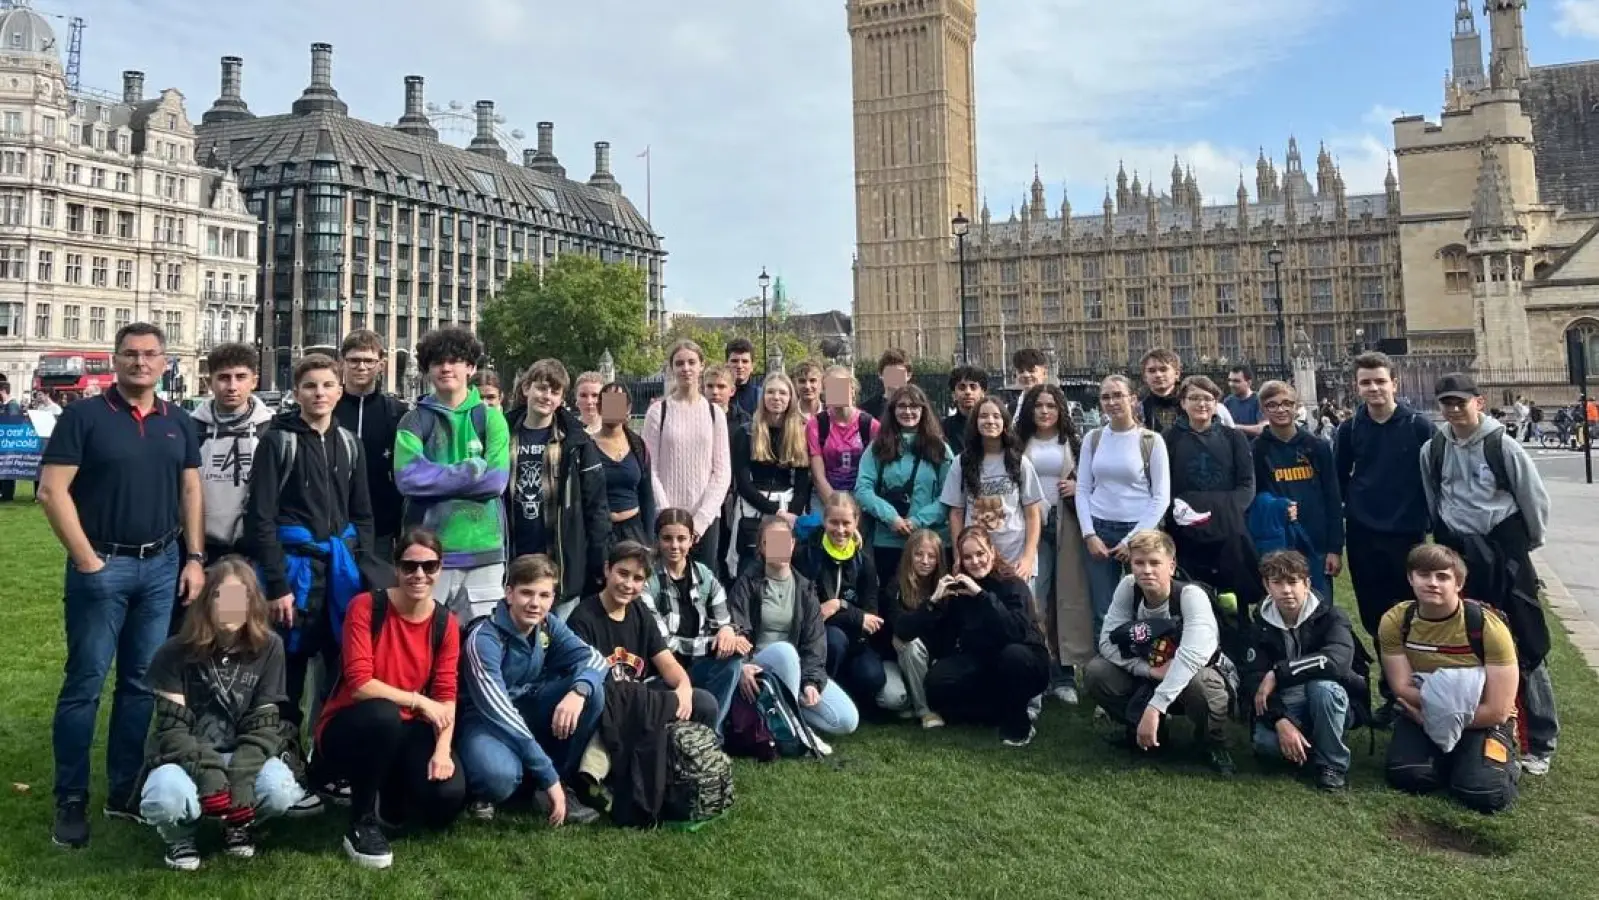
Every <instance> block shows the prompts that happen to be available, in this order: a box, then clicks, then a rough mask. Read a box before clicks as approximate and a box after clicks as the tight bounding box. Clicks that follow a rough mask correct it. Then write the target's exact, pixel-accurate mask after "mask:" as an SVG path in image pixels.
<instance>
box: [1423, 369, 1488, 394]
mask: <svg viewBox="0 0 1599 900" xmlns="http://www.w3.org/2000/svg"><path fill="white" fill-rule="evenodd" d="M1432 392H1433V394H1434V395H1436V396H1437V398H1438V399H1439V400H1443V399H1446V398H1451V397H1452V398H1455V399H1459V400H1470V399H1471V398H1472V397H1480V396H1482V392H1481V391H1479V390H1477V382H1475V381H1472V380H1471V376H1470V375H1467V374H1466V373H1465V372H1450V373H1449V374H1448V375H1445V376H1444V377H1442V378H1440V379H1438V383H1437V384H1436V385H1435V386H1434V387H1433V389H1432Z"/></svg>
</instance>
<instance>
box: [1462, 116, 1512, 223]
mask: <svg viewBox="0 0 1599 900" xmlns="http://www.w3.org/2000/svg"><path fill="white" fill-rule="evenodd" d="M1520 228H1521V223H1520V221H1519V220H1518V219H1517V218H1516V205H1515V199H1514V198H1513V197H1512V196H1511V194H1510V180H1509V179H1508V178H1506V177H1505V169H1504V166H1503V165H1501V164H1500V162H1499V151H1498V150H1496V149H1494V145H1493V139H1492V138H1491V137H1488V138H1484V139H1483V142H1482V162H1481V164H1480V166H1479V168H1478V169H1477V195H1476V197H1475V198H1473V200H1472V203H1471V229H1472V231H1477V232H1481V231H1491V232H1503V231H1514V230H1519V229H1520Z"/></svg>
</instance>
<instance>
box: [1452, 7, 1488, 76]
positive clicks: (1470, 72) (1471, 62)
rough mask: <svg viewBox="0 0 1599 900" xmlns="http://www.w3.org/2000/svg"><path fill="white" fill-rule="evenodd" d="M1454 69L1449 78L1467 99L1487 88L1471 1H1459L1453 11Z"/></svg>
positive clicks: (1479, 37)
mask: <svg viewBox="0 0 1599 900" xmlns="http://www.w3.org/2000/svg"><path fill="white" fill-rule="evenodd" d="M1453 51H1454V53H1453V57H1454V67H1453V68H1452V69H1451V70H1450V78H1451V81H1452V83H1453V85H1454V88H1455V90H1457V91H1459V92H1460V93H1461V94H1462V95H1465V96H1467V97H1469V96H1470V95H1472V94H1475V93H1476V92H1478V91H1480V90H1482V89H1483V88H1485V87H1487V86H1488V78H1487V73H1485V72H1484V71H1483V68H1482V35H1480V34H1478V33H1477V20H1476V18H1475V17H1474V16H1473V15H1472V13H1471V0H1460V5H1459V6H1458V7H1457V8H1456V9H1455V38H1454V47H1453Z"/></svg>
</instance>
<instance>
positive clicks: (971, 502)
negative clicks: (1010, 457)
mask: <svg viewBox="0 0 1599 900" xmlns="http://www.w3.org/2000/svg"><path fill="white" fill-rule="evenodd" d="M981 481H982V489H981V490H980V491H979V493H978V496H976V497H969V496H967V495H966V485H965V484H964V483H962V480H961V458H960V457H959V456H957V457H955V462H954V464H953V465H951V466H950V467H949V475H947V476H945V478H944V492H943V494H941V495H940V496H939V498H938V502H940V503H942V504H944V505H945V506H948V507H952V508H953V507H965V509H966V524H967V525H968V526H971V525H979V524H981V525H985V526H987V528H988V532H989V535H990V536H991V537H993V539H994V549H995V550H997V551H999V555H1000V556H1003V557H1004V558H1005V561H1006V562H1008V563H1010V564H1011V565H1013V566H1014V565H1017V564H1018V563H1020V562H1021V560H1022V551H1023V550H1024V549H1026V547H1027V519H1026V517H1025V516H1024V515H1023V508H1024V507H1028V506H1032V505H1033V504H1034V503H1038V502H1041V501H1042V500H1043V499H1044V493H1043V491H1042V490H1041V489H1040V488H1039V486H1038V473H1037V472H1036V471H1034V470H1033V464H1032V462H1031V461H1030V460H1028V458H1027V457H1026V456H1023V457H1022V469H1021V484H1020V485H1019V486H1018V485H1017V483H1016V482H1014V481H1012V480H1011V477H1010V474H1009V473H1008V472H1006V471H1005V458H1004V457H1003V456H998V455H992V456H986V457H984V458H983V468H982V478H981ZM954 537H957V536H956V535H951V538H954Z"/></svg>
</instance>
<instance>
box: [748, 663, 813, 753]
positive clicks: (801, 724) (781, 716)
mask: <svg viewBox="0 0 1599 900" xmlns="http://www.w3.org/2000/svg"><path fill="white" fill-rule="evenodd" d="M756 681H757V683H758V684H759V685H760V690H759V692H757V693H756V695H755V702H754V703H751V702H750V701H748V700H746V699H744V695H743V693H742V692H740V693H738V694H735V695H734V697H733V707H732V709H731V710H730V711H729V712H728V714H727V727H726V732H727V743H726V747H727V752H728V753H731V754H736V755H739V756H749V757H753V758H754V759H757V760H760V761H761V762H771V761H773V760H775V759H777V758H779V757H789V758H792V757H813V758H816V759H820V758H821V756H822V754H821V753H820V752H819V751H818V750H817V749H816V736H815V735H814V734H813V733H812V732H811V729H810V726H809V725H806V724H805V720H804V718H802V717H801V716H800V712H799V708H798V707H796V706H795V705H794V699H793V698H792V697H790V696H789V693H788V690H787V689H786V688H783V686H782V683H781V682H779V681H777V679H776V678H775V677H773V676H771V675H766V674H763V675H761V676H759V677H758V678H757V679H756Z"/></svg>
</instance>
